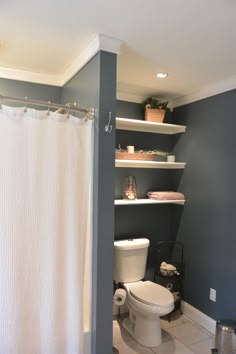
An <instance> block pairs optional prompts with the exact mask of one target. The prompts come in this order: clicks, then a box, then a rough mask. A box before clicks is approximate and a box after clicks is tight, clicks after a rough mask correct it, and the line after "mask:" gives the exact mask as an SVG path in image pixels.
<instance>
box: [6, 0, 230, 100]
mask: <svg viewBox="0 0 236 354" xmlns="http://www.w3.org/2000/svg"><path fill="white" fill-rule="evenodd" d="M96 33H102V34H104V35H106V36H111V37H113V38H117V39H120V40H122V41H123V44H122V46H121V50H120V55H119V57H118V72H117V75H118V77H117V79H118V82H117V88H118V94H119V95H120V97H124V98H125V96H126V97H131V96H132V95H133V97H134V98H135V97H140V99H141V97H146V96H149V95H156V96H159V97H165V98H168V99H176V98H179V97H181V96H186V95H189V94H193V93H197V92H201V91H203V90H206V89H207V88H214V87H217V85H219V84H220V85H221V86H222V87H223V86H224V83H226V86H225V87H226V89H227V82H230V85H231V86H230V87H233V86H234V87H236V42H235V37H236V1H235V0H223V1H222V0H204V1H199V0H119V1H114V0H84V1H82V0H67V1H59V0H50V2H49V1H48V0H40V1H39V0H38V1H33V0H21V1H18V0H8V1H6V0H5V1H2V2H1V11H0V44H1V45H0V67H1V69H3V68H8V69H10V70H8V72H9V77H10V76H12V75H13V74H12V73H14V71H12V69H18V70H24V71H29V72H32V73H37V74H38V75H41V74H43V75H49V76H50V75H51V76H54V77H55V76H60V75H63V74H64V73H65V72H66V70H67V69H68V68H69V67H70V66H71V65H72V64H73V63H74V62H75V61H76V59H77V58H78V57H79V56H80V55H81V53H82V52H83V51H84V50H85V49H86V47H87V45H88V43H89V42H90V41H91V40H92V38H94V36H95V35H96ZM159 71H162V72H163V71H164V72H168V77H167V78H166V79H164V80H160V79H157V78H156V77H155V74H156V73H157V72H159ZM0 77H1V70H0ZM11 78H12V77H11Z"/></svg>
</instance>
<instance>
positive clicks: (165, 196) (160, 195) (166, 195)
mask: <svg viewBox="0 0 236 354" xmlns="http://www.w3.org/2000/svg"><path fill="white" fill-rule="evenodd" d="M147 196H148V198H150V199H156V200H184V199H185V198H184V194H183V193H180V192H172V191H170V192H148V193H147Z"/></svg>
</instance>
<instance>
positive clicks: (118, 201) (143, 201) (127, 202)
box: [115, 199, 185, 205]
mask: <svg viewBox="0 0 236 354" xmlns="http://www.w3.org/2000/svg"><path fill="white" fill-rule="evenodd" d="M184 203H185V200H154V199H136V200H126V199H116V200H115V205H140V204H178V205H184Z"/></svg>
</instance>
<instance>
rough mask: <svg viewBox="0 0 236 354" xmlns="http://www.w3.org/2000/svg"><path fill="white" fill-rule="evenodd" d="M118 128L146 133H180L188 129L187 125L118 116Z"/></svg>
mask: <svg viewBox="0 0 236 354" xmlns="http://www.w3.org/2000/svg"><path fill="white" fill-rule="evenodd" d="M116 129H121V130H133V131H140V132H146V133H160V134H178V133H184V132H185V130H186V126H184V125H176V124H167V123H155V122H147V121H145V120H137V119H127V118H119V117H117V118H116Z"/></svg>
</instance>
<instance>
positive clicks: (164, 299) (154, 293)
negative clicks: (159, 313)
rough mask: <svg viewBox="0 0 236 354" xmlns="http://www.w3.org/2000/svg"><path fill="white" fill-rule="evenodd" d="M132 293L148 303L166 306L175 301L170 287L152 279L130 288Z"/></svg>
mask: <svg viewBox="0 0 236 354" xmlns="http://www.w3.org/2000/svg"><path fill="white" fill-rule="evenodd" d="M130 294H131V295H132V296H133V297H134V298H136V299H137V300H139V301H140V302H143V303H145V304H148V305H154V306H155V305H156V306H160V307H166V306H169V305H172V304H173V302H174V297H173V295H172V294H171V292H170V291H169V290H168V289H166V288H165V287H164V286H161V285H159V284H155V283H153V282H151V281H143V282H138V283H137V284H136V285H135V286H134V287H131V288H130Z"/></svg>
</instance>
